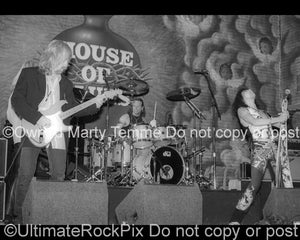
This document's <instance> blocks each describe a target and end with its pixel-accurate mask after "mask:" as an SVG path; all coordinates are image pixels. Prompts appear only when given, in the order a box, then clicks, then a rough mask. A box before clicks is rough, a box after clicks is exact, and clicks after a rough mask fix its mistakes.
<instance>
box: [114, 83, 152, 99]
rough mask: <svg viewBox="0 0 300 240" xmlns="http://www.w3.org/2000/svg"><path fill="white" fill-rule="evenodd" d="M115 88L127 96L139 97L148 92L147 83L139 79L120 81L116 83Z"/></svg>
mask: <svg viewBox="0 0 300 240" xmlns="http://www.w3.org/2000/svg"><path fill="white" fill-rule="evenodd" d="M115 87H116V88H120V89H121V90H124V91H126V92H124V93H123V94H124V95H127V96H141V95H145V94H146V93H148V91H149V86H148V83H146V82H145V81H143V80H139V79H127V80H122V81H120V82H118V83H116V84H115Z"/></svg>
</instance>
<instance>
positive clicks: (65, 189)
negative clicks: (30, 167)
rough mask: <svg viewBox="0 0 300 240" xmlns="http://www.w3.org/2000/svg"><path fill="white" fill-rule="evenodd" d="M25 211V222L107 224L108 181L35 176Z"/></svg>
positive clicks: (23, 210) (24, 205) (25, 202)
mask: <svg viewBox="0 0 300 240" xmlns="http://www.w3.org/2000/svg"><path fill="white" fill-rule="evenodd" d="M22 212H23V223H24V224H46V225H66V224H69V225H78V224H95V225H103V224H107V223H108V191H107V184H106V182H103V183H99V182H97V183H92V182H71V181H65V182H56V181H37V180H36V179H35V178H34V179H33V180H32V181H31V184H30V187H29V191H28V193H27V195H26V198H25V201H24V204H23V207H22Z"/></svg>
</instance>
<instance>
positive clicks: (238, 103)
mask: <svg viewBox="0 0 300 240" xmlns="http://www.w3.org/2000/svg"><path fill="white" fill-rule="evenodd" d="M246 90H249V88H247V87H245V86H243V87H241V88H240V89H239V90H238V92H237V94H236V96H235V99H234V102H233V104H232V113H233V115H234V116H235V118H236V119H237V120H238V123H239V125H240V128H241V129H242V131H243V132H245V131H247V134H246V140H247V141H248V142H249V144H250V145H251V143H252V135H251V133H250V131H249V129H248V127H244V126H243V125H242V124H241V122H240V118H239V116H238V109H239V108H241V107H245V108H247V107H249V106H248V105H247V104H246V103H245V101H244V97H243V95H242V93H243V92H244V91H246ZM254 101H255V105H256V106H257V108H258V109H261V107H262V105H263V104H262V103H261V101H260V100H258V99H257V98H255V100H254Z"/></svg>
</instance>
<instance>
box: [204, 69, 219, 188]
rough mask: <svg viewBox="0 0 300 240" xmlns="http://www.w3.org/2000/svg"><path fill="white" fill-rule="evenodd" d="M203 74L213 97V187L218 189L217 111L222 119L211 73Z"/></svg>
mask: <svg viewBox="0 0 300 240" xmlns="http://www.w3.org/2000/svg"><path fill="white" fill-rule="evenodd" d="M203 76H204V77H205V79H206V81H207V85H208V89H209V92H210V95H211V98H212V105H211V106H212V119H211V126H212V157H213V169H214V171H213V188H214V189H215V190H216V189H217V179H216V162H217V157H216V156H217V154H216V136H215V133H216V132H215V131H216V125H217V121H216V111H217V113H218V117H219V119H220V120H221V113H220V111H219V108H218V104H217V100H216V98H215V95H214V93H213V89H212V86H211V83H210V82H211V79H210V77H209V73H208V72H207V71H205V72H204V73H203Z"/></svg>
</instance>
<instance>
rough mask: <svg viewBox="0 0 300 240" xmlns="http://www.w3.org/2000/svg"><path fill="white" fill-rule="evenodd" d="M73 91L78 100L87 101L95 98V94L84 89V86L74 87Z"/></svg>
mask: <svg viewBox="0 0 300 240" xmlns="http://www.w3.org/2000/svg"><path fill="white" fill-rule="evenodd" d="M73 93H74V96H75V99H76V100H77V101H78V102H82V100H83V102H85V101H88V100H90V99H92V98H94V97H95V96H94V95H93V94H91V93H90V92H89V90H84V89H82V88H75V87H74V88H73Z"/></svg>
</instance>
